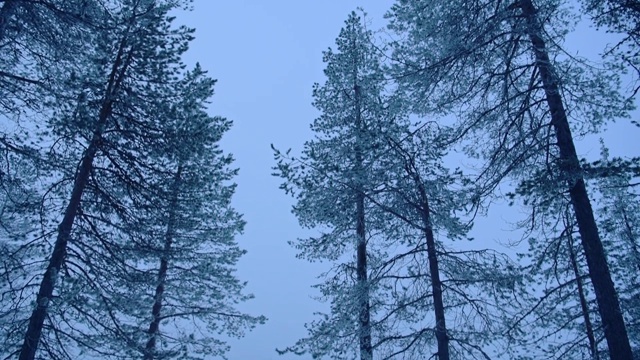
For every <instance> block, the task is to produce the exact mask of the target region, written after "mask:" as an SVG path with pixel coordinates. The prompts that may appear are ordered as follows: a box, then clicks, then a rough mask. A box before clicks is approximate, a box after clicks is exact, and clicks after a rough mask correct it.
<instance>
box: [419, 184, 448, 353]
mask: <svg viewBox="0 0 640 360" xmlns="http://www.w3.org/2000/svg"><path fill="white" fill-rule="evenodd" d="M413 176H414V179H415V181H416V185H417V186H418V190H419V192H420V197H421V202H422V206H421V209H420V212H421V215H422V224H423V226H424V235H425V238H426V240H427V257H428V259H429V272H430V274H431V290H432V291H433V310H434V313H435V317H436V328H435V333H436V341H437V342H438V353H437V355H438V357H437V359H438V360H449V335H448V334H447V323H446V320H445V317H444V301H443V297H442V281H441V280H440V267H439V266H438V254H437V251H436V241H435V238H434V236H433V227H432V226H431V209H430V208H429V199H428V198H427V192H426V190H425V188H424V184H423V183H422V182H421V181H420V179H418V178H416V177H417V174H413Z"/></svg>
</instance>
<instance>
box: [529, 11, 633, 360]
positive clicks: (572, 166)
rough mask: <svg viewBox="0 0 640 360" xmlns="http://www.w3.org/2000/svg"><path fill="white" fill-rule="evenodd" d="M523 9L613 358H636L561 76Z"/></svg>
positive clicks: (532, 17) (536, 23) (537, 25)
mask: <svg viewBox="0 0 640 360" xmlns="http://www.w3.org/2000/svg"><path fill="white" fill-rule="evenodd" d="M519 3H520V6H521V8H522V13H523V15H524V17H525V19H526V21H527V28H528V35H529V39H530V41H531V44H532V47H533V53H534V56H535V60H536V65H537V67H538V70H539V71H540V76H541V79H542V85H543V87H544V91H545V94H546V97H547V104H548V106H549V112H550V114H551V124H552V125H553V128H554V130H555V134H556V140H557V142H558V148H559V150H560V164H559V166H560V171H561V172H562V175H563V176H564V177H566V178H567V181H568V187H569V195H570V197H571V204H572V206H573V210H574V212H575V216H576V221H577V223H578V230H579V232H580V237H581V240H582V247H583V248H584V253H585V256H586V259H587V265H588V267H589V276H590V277H591V281H592V283H593V287H594V290H595V294H596V300H597V302H598V311H599V313H600V316H601V318H602V325H603V326H604V334H605V337H606V339H607V345H608V347H609V353H610V356H611V360H632V357H633V355H632V352H631V346H630V344H629V337H628V335H627V330H626V328H625V324H624V319H623V317H622V312H621V311H620V303H619V301H618V296H617V293H616V289H615V287H614V285H613V281H612V280H611V274H610V272H609V266H608V264H607V259H606V256H605V252H604V248H603V246H602V241H601V240H600V235H599V234H598V227H597V225H596V221H595V218H594V215H593V210H592V208H591V203H590V201H589V196H588V195H587V189H586V186H585V182H584V177H583V176H582V173H581V168H580V162H579V160H578V155H577V153H576V149H575V145H574V143H573V137H572V136H571V130H570V128H569V122H568V120H567V114H566V111H565V108H564V103H563V101H562V97H561V95H560V89H559V85H558V79H557V76H556V74H555V72H554V68H553V65H552V64H551V61H550V60H549V54H548V53H547V50H546V45H545V42H544V40H543V39H542V37H541V35H540V34H542V32H543V29H542V25H541V24H540V23H539V20H538V19H537V16H536V12H537V10H536V9H535V7H534V6H533V3H532V2H531V0H520V2H519Z"/></svg>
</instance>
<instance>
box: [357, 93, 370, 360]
mask: <svg viewBox="0 0 640 360" xmlns="http://www.w3.org/2000/svg"><path fill="white" fill-rule="evenodd" d="M354 90H355V98H356V101H355V102H356V106H355V107H356V109H355V113H356V129H357V130H356V131H357V132H358V133H359V132H360V131H361V126H362V118H361V116H362V114H361V108H360V106H361V104H360V95H361V94H360V87H359V86H358V85H356V86H354ZM357 141H358V144H356V149H355V152H356V167H357V169H356V176H358V177H360V176H362V171H363V169H362V161H363V160H362V151H361V149H360V145H359V141H360V140H359V139H358V140H357ZM358 181H360V180H358ZM357 191H358V194H357V197H356V236H357V239H358V243H357V250H356V251H357V259H356V261H357V264H356V274H357V280H358V289H359V291H360V293H359V294H358V302H359V304H358V305H359V308H360V309H359V321H360V324H359V330H360V331H359V340H360V359H361V360H372V359H373V348H372V346H371V314H370V310H369V307H370V304H369V283H368V278H367V239H366V233H365V209H364V200H365V194H364V193H363V189H362V185H361V184H358V189H357Z"/></svg>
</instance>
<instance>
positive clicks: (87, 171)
mask: <svg viewBox="0 0 640 360" xmlns="http://www.w3.org/2000/svg"><path fill="white" fill-rule="evenodd" d="M190 6H191V4H190V1H188V0H42V1H30V0H4V1H0V121H1V122H2V126H1V129H0V153H1V158H2V161H1V162H0V225H1V226H0V234H1V235H0V278H1V280H0V334H2V340H1V343H0V357H2V358H3V359H21V360H27V359H29V360H31V359H91V358H93V359H97V358H99V359H129V358H131V359H133V358H137V359H170V358H171V359H202V358H210V357H212V356H216V357H218V356H223V355H224V354H225V352H226V351H227V350H228V346H227V344H226V343H225V341H224V339H225V338H227V337H228V336H241V335H242V334H243V332H244V331H246V330H249V329H251V328H253V327H254V326H255V325H257V324H259V323H262V322H263V321H264V318H263V317H261V316H251V315H248V314H245V313H242V312H240V311H238V310H237V309H236V307H237V305H238V304H239V303H241V302H243V301H245V300H247V299H250V298H251V295H249V294H245V293H244V286H245V283H244V282H242V281H240V280H239V279H237V278H236V276H235V273H234V271H235V266H236V263H237V261H238V259H239V258H240V257H241V256H242V255H243V253H244V251H243V250H241V249H240V248H239V247H238V245H237V244H236V242H235V240H234V237H235V236H236V235H237V234H239V233H240V232H242V229H243V226H244V221H243V220H242V216H241V215H240V214H239V213H238V212H237V211H236V210H235V209H233V208H232V207H231V205H230V202H231V197H232V195H233V193H234V189H235V185H234V183H233V178H234V176H235V175H236V173H237V169H235V168H233V164H232V163H233V159H232V157H231V156H230V155H228V154H226V153H224V152H223V151H222V150H221V149H220V148H219V146H218V142H219V141H220V139H221V137H222V136H223V135H224V133H225V132H226V131H227V130H228V129H229V128H230V126H231V121H229V120H227V119H225V118H221V117H215V116H210V115H208V113H207V106H208V102H209V99H210V98H211V96H212V95H213V87H214V84H215V80H213V79H211V78H210V77H209V76H208V75H207V73H206V72H205V71H203V70H202V69H201V68H200V67H199V66H198V65H196V66H195V67H194V68H192V69H187V68H186V66H185V65H184V64H183V62H182V60H181V57H182V54H183V53H184V52H185V51H186V50H187V48H188V45H189V42H190V41H191V40H192V39H193V29H190V28H188V27H185V26H176V25H174V23H173V20H174V17H173V16H172V15H171V14H173V13H176V12H177V11H178V10H188V9H189V7H190Z"/></svg>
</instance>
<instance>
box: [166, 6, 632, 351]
mask: <svg viewBox="0 0 640 360" xmlns="http://www.w3.org/2000/svg"><path fill="white" fill-rule="evenodd" d="M391 4H392V1H390V0H387V1H370V2H368V3H366V2H365V1H353V0H324V1H317V0H315V1H314V0H271V1H265V0H233V1H215V0H195V2H194V11H193V12H189V13H180V14H178V17H179V20H178V21H179V22H180V23H184V24H186V25H188V26H190V27H194V28H195V29H196V39H195V41H193V43H192V45H191V48H190V50H189V52H188V53H187V55H186V57H185V61H186V62H187V63H188V64H195V62H196V61H197V62H199V63H200V64H201V65H202V67H203V68H204V69H205V70H208V71H209V74H210V75H211V76H212V77H213V78H215V79H218V83H217V85H216V94H215V95H214V97H213V98H212V104H211V107H210V113H211V115H221V116H225V117H227V118H229V119H231V120H233V122H234V126H233V129H232V130H231V131H230V132H229V133H228V134H227V135H226V136H225V138H224V139H223V141H222V147H223V149H224V150H225V151H227V152H230V153H232V154H233V155H234V156H235V158H236V162H235V166H236V167H239V168H240V174H239V176H238V177H237V178H236V182H237V183H238V189H237V193H236V195H235V198H234V206H235V207H236V209H237V210H238V211H240V212H241V213H243V214H244V218H245V220H246V221H247V226H246V228H245V232H244V234H243V235H242V236H239V237H238V239H237V240H238V242H239V243H240V246H241V247H242V248H244V249H246V250H247V251H248V253H247V254H246V255H245V256H244V258H243V259H242V260H241V261H240V263H239V264H238V273H237V275H238V277H239V278H240V279H241V280H245V281H248V286H247V290H248V292H251V293H253V294H254V295H255V299H253V300H252V301H250V302H249V303H246V304H243V305H242V306H241V307H240V308H241V309H242V310H244V311H247V312H249V313H251V314H254V315H265V316H267V317H268V318H269V320H268V322H267V323H266V324H265V325H262V326H259V327H257V328H256V329H254V330H253V331H252V332H250V333H248V334H247V335H246V336H245V337H244V338H241V339H237V340H233V339H232V340H230V341H229V344H230V345H231V346H232V349H231V351H230V352H229V354H228V357H229V359H231V360H268V359H281V360H287V359H300V360H306V359H310V357H306V358H305V357H298V356H293V355H285V356H279V355H278V354H276V352H275V348H284V347H286V346H288V345H293V343H294V342H295V341H296V340H297V339H299V338H300V337H303V336H305V334H306V332H305V329H304V324H305V322H309V321H311V320H312V319H313V318H314V316H313V312H314V311H319V310H323V309H325V306H324V305H323V304H320V303H318V302H317V301H315V300H314V299H312V296H313V295H314V294H315V292H314V290H313V288H312V287H311V285H313V284H315V283H318V282H319V280H318V279H317V278H316V276H317V275H319V274H320V272H321V271H322V270H323V269H324V266H323V265H322V264H311V263H308V262H306V261H303V260H299V259H296V257H295V250H294V249H293V248H291V247H290V246H289V245H288V244H287V242H288V241H291V240H295V239H296V238H299V237H304V236H305V234H309V232H308V230H307V231H305V230H304V229H300V227H299V225H298V223H297V220H296V219H295V217H294V216H293V215H292V214H291V205H292V204H293V201H292V200H291V199H290V198H289V197H288V196H287V195H285V194H284V192H283V191H281V190H280V189H278V185H279V184H280V179H278V178H275V177H273V176H271V173H272V169H271V167H272V166H273V165H274V161H273V152H272V151H271V149H270V145H271V144H274V145H275V146H276V147H277V148H279V149H288V148H293V149H297V150H300V149H301V148H302V144H303V143H304V141H305V140H307V139H309V138H311V136H313V134H312V133H311V131H310V130H309V124H310V123H311V122H312V121H313V120H314V118H316V117H317V116H318V112H317V110H315V109H314V108H313V107H312V106H311V102H312V97H311V89H312V85H313V83H314V82H323V81H324V76H323V73H322V70H323V68H324V64H323V62H322V51H323V50H326V49H327V48H328V47H330V46H333V44H334V40H335V38H336V37H337V35H338V33H339V31H340V28H341V27H342V25H343V23H344V21H345V20H346V18H347V15H348V14H349V12H350V11H352V10H356V8H358V7H359V6H362V7H364V9H365V10H366V11H367V13H368V18H369V19H370V20H371V28H372V29H378V28H380V27H381V26H383V25H384V21H383V19H382V16H383V14H384V12H385V11H386V10H387V9H388V8H389V7H390V6H391ZM588 34H591V35H588ZM592 35H593V32H592V31H591V30H589V29H588V28H587V27H582V28H580V29H579V31H578V32H576V33H574V35H571V38H570V39H571V41H572V42H573V43H575V44H576V45H575V47H576V49H579V50H576V51H580V52H581V54H582V55H586V54H597V49H598V48H599V47H594V46H593V43H594V42H593V37H592ZM636 115H637V112H636ZM635 117H636V119H637V116H635ZM610 128H611V130H610V132H609V135H608V136H610V137H611V138H613V139H615V140H616V141H613V142H609V143H610V144H611V147H612V149H611V150H612V154H613V155H616V154H629V153H632V154H636V155H637V154H638V151H637V150H638V145H637V142H636V140H635V138H636V137H637V134H638V132H637V130H634V131H636V132H635V133H634V132H633V131H628V129H629V128H628V126H627V125H625V124H620V123H618V124H614V125H612V126H610ZM596 140H597V139H591V140H590V141H588V142H583V143H582V144H579V146H578V150H579V151H580V153H581V154H583V155H584V154H587V155H589V154H590V155H591V156H597V155H598V153H599V145H598V144H597V141H596ZM580 145H582V146H580ZM501 206H502V207H501ZM505 208H506V207H505V206H504V204H497V205H496V207H495V208H494V209H492V210H491V213H490V215H491V216H492V217H493V218H494V219H504V218H505V216H506V215H505V214H506V213H504V211H505ZM501 212H503V213H502V214H501ZM498 228H499V230H498V231H497V232H500V233H502V232H506V231H507V230H508V229H509V225H500V226H498ZM497 232H496V226H495V224H491V223H483V222H482V221H480V222H479V223H478V225H477V228H476V237H478V235H480V238H483V239H485V241H487V242H493V241H500V240H504V239H501V236H500V235H498V234H497ZM506 237H508V235H507V236H506ZM488 245H489V246H491V244H489V243H488Z"/></svg>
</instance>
